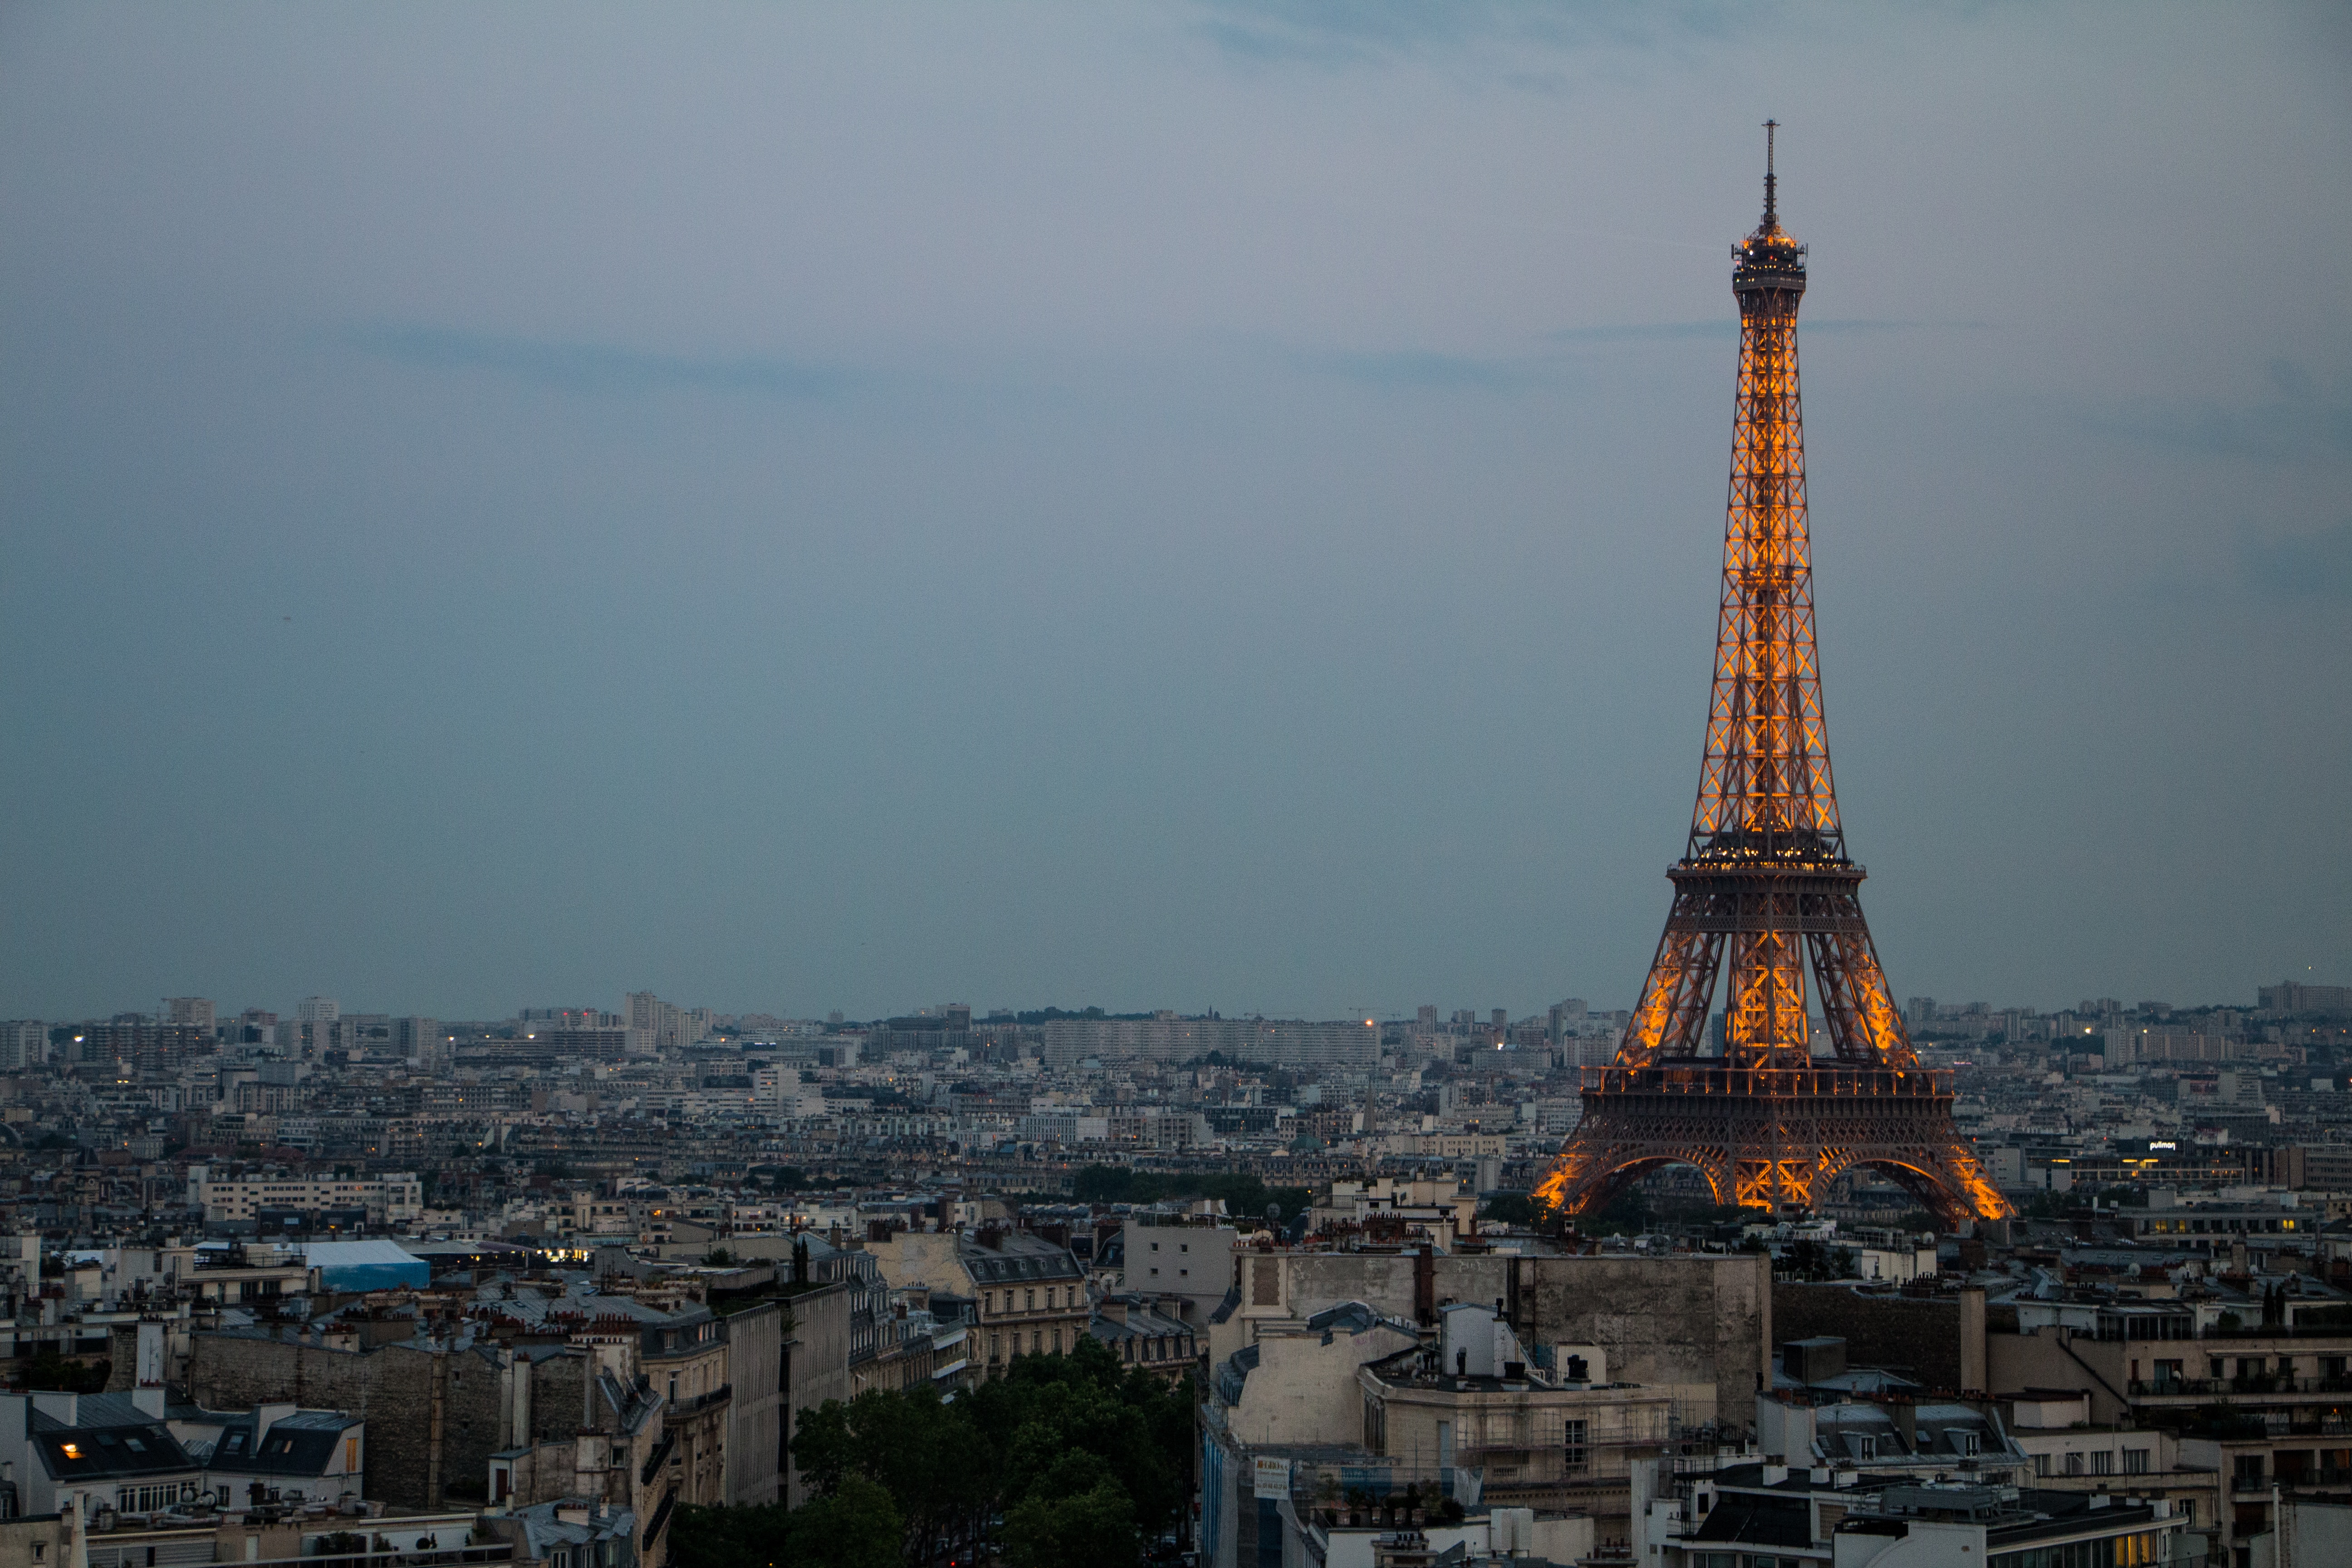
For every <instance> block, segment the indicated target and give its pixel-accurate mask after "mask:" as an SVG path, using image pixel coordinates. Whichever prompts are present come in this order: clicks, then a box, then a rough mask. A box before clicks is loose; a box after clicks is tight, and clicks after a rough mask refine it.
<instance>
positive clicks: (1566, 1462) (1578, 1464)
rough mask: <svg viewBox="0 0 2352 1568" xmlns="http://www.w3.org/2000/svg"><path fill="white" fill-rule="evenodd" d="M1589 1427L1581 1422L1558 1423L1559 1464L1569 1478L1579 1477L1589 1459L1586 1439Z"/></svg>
mask: <svg viewBox="0 0 2352 1568" xmlns="http://www.w3.org/2000/svg"><path fill="white" fill-rule="evenodd" d="M1589 1431H1590V1427H1589V1426H1587V1425H1586V1423H1584V1422H1582V1421H1563V1422H1561V1423H1560V1462H1561V1465H1562V1467H1563V1468H1565V1469H1566V1470H1567V1472H1568V1473H1569V1474H1570V1475H1571V1476H1580V1475H1582V1474H1583V1473H1584V1467H1585V1465H1586V1464H1587V1463H1588V1462H1589V1461H1590V1459H1591V1448H1590V1447H1588V1446H1587V1443H1586V1437H1587V1434H1588V1433H1589Z"/></svg>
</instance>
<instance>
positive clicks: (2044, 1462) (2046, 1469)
mask: <svg viewBox="0 0 2352 1568" xmlns="http://www.w3.org/2000/svg"><path fill="white" fill-rule="evenodd" d="M2033 1473H2034V1475H2035V1476H2036V1477H2042V1476H2047V1475H2048V1474H2049V1473H2050V1456H2049V1455H2047V1454H2036V1455H2034V1456H2033Z"/></svg>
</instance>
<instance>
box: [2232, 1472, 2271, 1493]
mask: <svg viewBox="0 0 2352 1568" xmlns="http://www.w3.org/2000/svg"><path fill="white" fill-rule="evenodd" d="M2270 1489H2271V1479H2270V1477H2268V1476H2231V1478H2230V1490H2231V1494H2232V1495H2236V1496H2244V1495H2247V1494H2251V1493H2253V1492H2267V1491H2269V1490H2270Z"/></svg>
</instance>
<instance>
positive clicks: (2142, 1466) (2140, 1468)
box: [2124, 1448, 2147, 1476]
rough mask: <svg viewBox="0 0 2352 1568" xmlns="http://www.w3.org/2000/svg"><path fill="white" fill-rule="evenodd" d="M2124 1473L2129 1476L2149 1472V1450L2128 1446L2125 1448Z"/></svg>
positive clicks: (2142, 1474)
mask: <svg viewBox="0 0 2352 1568" xmlns="http://www.w3.org/2000/svg"><path fill="white" fill-rule="evenodd" d="M2124 1474H2126V1475H2127V1476H2144V1475H2146V1474H2147V1449H2146V1448H2126V1449H2125V1450H2124Z"/></svg>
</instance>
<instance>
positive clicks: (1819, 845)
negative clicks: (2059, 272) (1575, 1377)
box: [1538, 121, 2010, 1228]
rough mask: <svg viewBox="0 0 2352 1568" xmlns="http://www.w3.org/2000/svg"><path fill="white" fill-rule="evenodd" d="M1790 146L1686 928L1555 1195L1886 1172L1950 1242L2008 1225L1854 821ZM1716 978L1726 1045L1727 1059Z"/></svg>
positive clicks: (1752, 276)
mask: <svg viewBox="0 0 2352 1568" xmlns="http://www.w3.org/2000/svg"><path fill="white" fill-rule="evenodd" d="M1776 129H1777V123H1776V122H1772V121H1767V123H1766V127H1765V137H1766V140H1765V165H1764V168H1765V173H1764V216H1763V220H1762V222H1760V223H1759V224H1758V225H1757V226H1756V230H1755V232H1754V233H1752V234H1750V235H1749V236H1748V237H1747V238H1746V239H1744V240H1742V241H1740V242H1739V243H1738V244H1737V245H1735V246H1733V247H1732V249H1731V260H1732V269H1731V291H1732V295H1733V297H1734V298H1735V299H1736V300H1738V305H1739V384H1738V405H1737V412H1736V416H1735V418H1734V421H1733V426H1732V439H1731V485H1730V496H1729V500H1728V504H1727V509H1726V517H1725V525H1724V535H1723V594H1722V602H1721V611H1720V615H1719V616H1718V619H1717V630H1716V651H1715V691H1714V698H1713V701H1712V703H1711V705H1710V707H1709V710H1708V714H1707V726H1706V758H1705V761H1704V762H1703V763H1701V765H1700V770H1699V784H1698V802H1697V805H1696V807H1695V809H1694V810H1693V812H1692V815H1691V829H1690V839H1689V843H1688V846H1687V847H1686V849H1685V853H1684V856H1683V858H1682V859H1681V860H1679V861H1678V862H1676V863H1675V865H1674V866H1673V867H1672V868H1670V869H1669V870H1668V871H1667V873H1666V876H1667V878H1668V879H1669V880H1671V881H1672V882H1673V883H1674V888H1675V900H1674V907H1673V910H1672V912H1671V913H1669V914H1668V915H1667V917H1666V929H1665V934H1664V936H1662V937H1661V938H1660V939H1659V941H1658V951H1657V956H1656V957H1655V958H1654V959H1653V960H1652V961H1651V964H1650V973H1649V978H1648V980H1647V981H1646V982H1645V983H1644V984H1643V987H1642V998H1641V1003H1640V1005H1639V1006H1638V1007H1636V1008H1635V1010H1634V1012H1633V1018H1632V1021H1631V1022H1630V1023H1628V1024H1627V1026H1626V1028H1625V1035H1624V1037H1623V1039H1622V1041H1620V1043H1619V1045H1618V1047H1617V1057H1616V1059H1615V1061H1614V1062H1613V1063H1612V1064H1611V1065H1610V1066H1608V1067H1605V1068H1590V1069H1588V1070H1587V1071H1586V1074H1585V1084H1584V1089H1583V1100H1584V1115H1583V1119H1582V1121H1580V1123H1579V1124H1578V1126H1577V1129H1576V1131H1575V1132H1574V1133H1573V1134H1571V1135H1570V1139H1569V1141H1568V1143H1567V1144H1566V1146H1565V1147H1564V1148H1563V1149H1562V1150H1561V1151H1560V1154H1559V1159H1558V1160H1557V1161H1556V1162H1555V1163H1554V1164H1553V1166H1552V1170H1551V1172H1550V1173H1549V1176H1548V1177H1547V1178H1546V1179H1545V1181H1544V1182H1543V1184H1541V1186H1540V1187H1539V1188H1538V1197H1539V1198H1542V1199H1545V1200H1547V1201H1549V1202H1551V1203H1554V1204H1557V1205H1559V1207H1560V1208H1561V1210H1562V1211H1563V1212H1564V1213H1566V1214H1569V1215H1580V1214H1586V1213H1590V1212H1592V1211H1593V1210H1595V1209H1598V1208H1599V1207H1601V1205H1605V1204H1606V1203H1607V1202H1608V1201H1609V1200H1610V1199H1611V1198H1612V1196H1614V1195H1615V1194H1617V1193H1618V1192H1620V1191H1622V1189H1623V1188H1624V1187H1625V1186H1626V1185H1627V1184H1629V1183H1631V1182H1633V1180H1634V1179H1636V1178H1637V1177H1638V1176H1640V1175H1641V1174H1642V1173H1643V1172H1644V1171H1647V1170H1650V1169H1652V1168H1654V1167H1656V1166H1659V1165H1664V1164H1677V1163H1678V1164H1686V1165H1693V1166H1696V1167H1697V1169H1698V1170H1699V1171H1700V1172H1701V1173H1704V1174H1705V1175H1706V1180H1707V1183H1708V1185H1709V1186H1710V1187H1711V1188H1712V1189H1713V1190H1714V1193H1715V1197H1716V1201H1717V1203H1722V1204H1739V1205H1750V1206H1757V1207H1764V1208H1769V1209H1772V1210H1775V1211H1799V1210H1803V1209H1806V1208H1810V1207H1811V1206H1812V1205H1814V1204H1816V1203H1817V1202H1819V1201H1820V1200H1821V1199H1822V1198H1823V1197H1825V1196H1826V1195H1827V1192H1828V1188H1829V1185H1830V1184H1831V1183H1832V1181H1834V1180H1835V1179H1836V1178H1837V1177H1838V1176H1839V1175H1841V1174H1842V1173H1844V1172H1846V1171H1848V1170H1851V1169H1853V1168H1855V1167H1857V1166H1868V1167H1874V1168H1875V1169H1877V1170H1880V1171H1882V1172H1884V1173H1885V1174H1886V1175H1888V1176H1889V1177H1891V1178H1892V1179H1893V1180H1894V1181H1895V1182H1896V1183H1897V1184H1900V1185H1901V1186H1902V1187H1903V1188H1904V1189H1905V1190H1906V1191H1907V1192H1909V1193H1910V1194H1912V1195H1913V1196H1914V1197H1916V1198H1917V1199H1918V1200H1919V1202H1920V1203H1921V1204H1923V1205H1926V1206H1927V1208H1928V1209H1929V1210H1930V1211H1931V1212H1933V1213H1934V1214H1935V1215H1937V1219H1938V1221H1939V1223H1941V1224H1943V1225H1944V1226H1946V1227H1947V1228H1949V1227H1951V1226H1956V1225H1958V1223H1959V1222H1960V1221H1961V1220H1963V1219H1966V1218H1968V1217H1970V1216H1973V1215H1981V1216H1986V1217H1990V1216H1995V1215H2005V1214H2007V1213H2009V1212H2010V1211H2009V1205H2007V1204H2006V1203H2005V1202H2003V1201H2002V1199H2001V1196H2000V1194H1999V1193H1998V1192H1996V1191H1994V1190H1993V1188H1992V1186H1991V1184H1990V1183H1988V1182H1987V1181H1986V1180H1985V1178H1984V1174H1983V1172H1982V1170H1981V1168H1980V1167H1979V1164H1978V1163H1977V1160H1976V1158H1975V1156H1974V1155H1973V1154H1972V1153H1970V1152H1969V1149H1968V1146H1967V1144H1966V1143H1965V1142H1963V1141H1962V1140H1961V1139H1960V1137H1959V1136H1958V1132H1957V1131H1955V1130H1954V1128H1953V1126H1952V1115H1951V1111H1952V1089H1951V1086H1950V1083H1949V1075H1948V1074H1945V1073H1940V1072H1935V1071H1931V1070H1929V1069H1927V1068H1922V1067H1921V1066H1920V1065H1919V1058H1918V1054H1917V1052H1916V1051H1915V1050H1914V1049H1913V1048H1912V1046H1911V1041H1910V1037H1909V1036H1908V1035H1907V1034H1906V1031H1905V1029H1904V1026H1903V1018H1902V1015H1901V1014H1899V1013H1897V1012H1896V1011H1895V1005H1894V1003H1893V1000H1892V998H1891V997H1890V996H1889V994H1888V992H1887V987H1886V978H1885V974H1884V973H1882V972H1881V970H1880V968H1879V963H1878V953H1877V951H1876V949H1875V948H1874V945H1873V944H1872V942H1871V940H1870V928H1869V927H1868V926H1867V925H1866V924H1865V923H1864V921H1863V915H1862V900H1861V894H1860V889H1861V886H1862V880H1863V875H1864V873H1863V868H1861V867H1860V866H1859V865H1856V864H1855V863H1854V862H1853V860H1852V859H1850V858H1848V857H1847V855H1846V849H1845V833H1844V830H1843V827H1842V826H1840V825H1839V821H1838V805H1837V795H1836V791H1835V790H1834V788H1833V787H1832V782H1831V775H1830V752H1829V733H1828V728H1827V725H1826V723H1825V721H1824V720H1823V718H1822V684H1821V660H1820V656H1819V653H1818V651H1817V649H1816V647H1815V643H1814V637H1813V579H1812V551H1811V541H1810V538H1809V535H1808V531H1807V521H1806V510H1805V435H1804V419H1803V414H1802V409H1801V400H1800V397H1799V394H1798V388H1797V307H1798V304H1799V302H1800V301H1801V300H1802V299H1803V298H1804V293H1805V260H1806V256H1805V247H1803V246H1801V245H1800V244H1798V243H1797V241H1796V240H1795V239H1794V238H1793V237H1790V234H1789V233H1788V232H1787V231H1786V230H1785V229H1783V228H1782V227H1781V226H1780V214H1779V200H1778V195H1779V193H1778V185H1779V179H1778V175H1777V174H1776V173H1775V171H1774V169H1773V156H1772V154H1773V147H1772V142H1773V133H1774V132H1775V130H1776ZM1718 977H1720V978H1722V979H1723V981H1724V1004H1723V1030H1722V1035H1721V1037H1720V1038H1719V1039H1717V1040H1709V1039H1708V1037H1707V1019H1708V1013H1709V1008H1710V1006H1711V1005H1712V1002H1713V998H1714V995H1715V992H1716V983H1717V979H1718ZM1809 982H1810V984H1809ZM1816 1002H1817V1004H1818V1006H1819V1009H1820V1016H1821V1018H1822V1023H1823V1025H1824V1028H1823V1030H1822V1034H1823V1037H1824V1038H1823V1039H1822V1041H1821V1042H1820V1047H1819V1050H1818V1053H1817V1047H1816V1042H1815V1039H1814V1031H1813V1028H1812V1025H1811V1018H1812V1016H1813V1008H1814V1005H1815V1004H1816Z"/></svg>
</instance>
